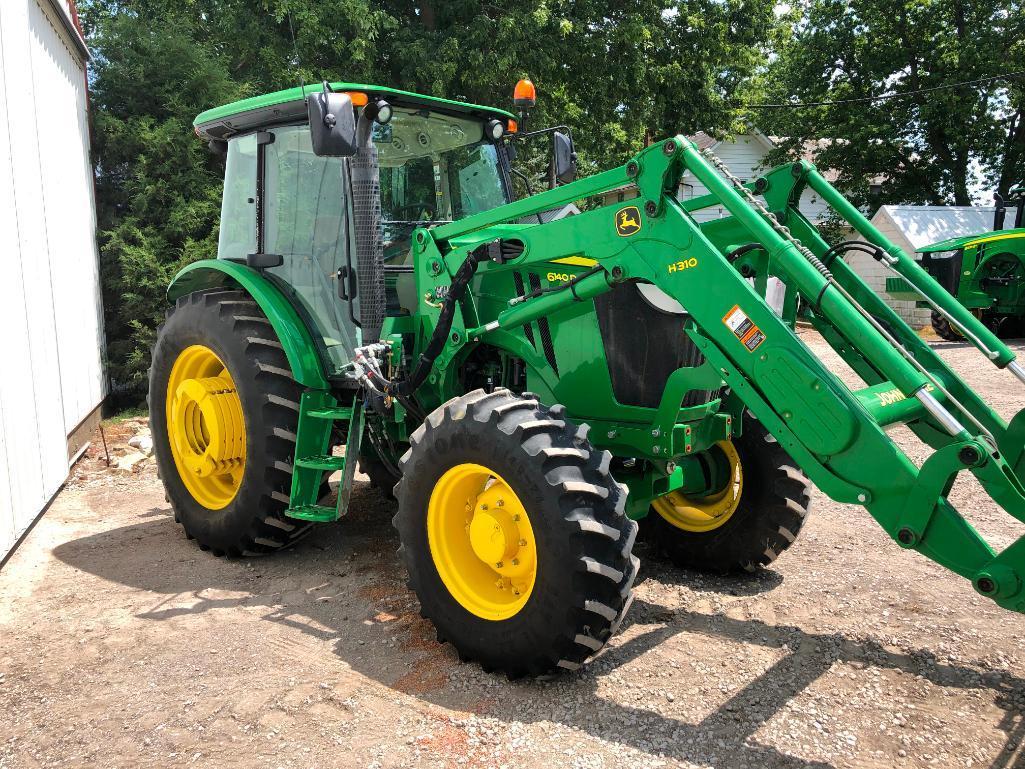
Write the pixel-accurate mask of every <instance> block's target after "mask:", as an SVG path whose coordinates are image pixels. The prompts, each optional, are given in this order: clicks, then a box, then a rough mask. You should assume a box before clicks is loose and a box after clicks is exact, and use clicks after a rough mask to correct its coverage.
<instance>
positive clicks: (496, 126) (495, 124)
mask: <svg viewBox="0 0 1025 769" xmlns="http://www.w3.org/2000/svg"><path fill="white" fill-rule="evenodd" d="M484 131H485V133H487V135H488V137H489V138H490V139H491V141H496V142H497V141H498V140H499V139H501V138H502V136H504V135H505V126H504V125H502V121H501V120H489V121H488V122H487V125H485V127H484Z"/></svg>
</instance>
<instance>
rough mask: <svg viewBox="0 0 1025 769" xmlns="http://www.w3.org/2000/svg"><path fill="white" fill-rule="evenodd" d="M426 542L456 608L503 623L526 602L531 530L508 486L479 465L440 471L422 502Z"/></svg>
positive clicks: (532, 575) (532, 558)
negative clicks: (456, 604) (438, 476)
mask: <svg viewBox="0 0 1025 769" xmlns="http://www.w3.org/2000/svg"><path fill="white" fill-rule="evenodd" d="M427 544H428V545H429V546H430V550H431V558H432V559H433V560H434V566H435V568H436V569H437V570H438V575H439V576H440V577H441V581H442V582H443V583H444V584H445V587H446V588H448V592H449V593H450V594H451V595H452V597H453V598H455V599H456V600H457V601H458V602H459V605H460V606H462V607H463V608H464V609H466V610H467V611H468V612H470V613H471V614H475V615H476V616H478V617H481V618H483V619H488V620H495V621H498V620H504V619H509V618H510V617H512V616H513V615H515V614H516V613H517V612H518V611H519V610H520V609H522V608H523V606H524V605H525V604H526V603H527V599H528V598H530V592H531V590H533V589H534V582H535V581H536V579H537V547H536V545H535V542H534V530H533V529H532V528H531V526H530V518H529V517H528V516H527V512H526V510H524V509H523V503H521V502H520V498H519V497H518V496H516V493H515V492H514V491H513V490H512V488H511V487H510V486H509V484H508V483H506V482H505V480H503V478H502V477H501V476H500V475H498V474H497V473H495V472H493V471H491V470H489V469H488V468H486V467H484V466H483V465H476V464H462V465H456V466H455V467H453V468H451V469H450V470H448V471H446V472H445V474H444V475H442V476H441V478H439V479H438V482H437V483H436V484H435V486H434V491H433V492H432V493H431V499H430V501H429V502H428V504H427Z"/></svg>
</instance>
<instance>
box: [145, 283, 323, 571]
mask: <svg viewBox="0 0 1025 769" xmlns="http://www.w3.org/2000/svg"><path fill="white" fill-rule="evenodd" d="M300 395H301V388H300V386H299V385H298V384H297V383H296V382H295V380H293V379H292V375H291V373H290V368H289V364H288V360H287V359H286V357H285V353H284V350H283V349H282V347H281V344H280V342H279V341H278V339H277V336H276V334H275V333H274V329H273V328H272V327H271V324H270V321H268V320H267V318H266V316H265V315H264V314H263V312H262V311H261V310H260V307H259V305H257V304H256V302H254V301H253V300H252V298H251V297H249V295H248V294H245V293H244V292H241V291H212V292H196V293H193V294H188V295H186V296H183V297H181V298H179V299H178V301H177V303H176V304H175V306H174V308H173V309H172V310H171V311H170V312H169V313H168V316H167V320H166V321H165V323H164V324H163V326H162V327H161V328H160V330H159V334H158V337H157V343H156V345H155V346H154V348H153V363H152V366H151V368H150V382H149V405H150V429H151V431H152V434H153V447H154V453H155V454H156V461H157V470H158V472H159V475H160V478H161V480H162V481H163V483H164V489H165V490H166V492H167V497H168V500H169V501H170V503H171V506H172V508H173V509H174V517H175V520H176V521H178V522H180V523H181V525H182V526H183V527H184V529H185V533H186V535H187V536H188V538H189V539H195V540H196V541H197V542H198V543H199V546H200V548H202V549H203V550H212V551H213V553H214V554H215V555H232V556H238V555H262V554H265V553H270V552H273V551H275V550H280V549H281V548H283V547H287V546H288V545H291V544H292V543H293V542H295V541H296V540H298V539H299V538H300V537H302V536H303V535H305V534H306V533H308V532H309V531H310V529H311V528H312V524H308V523H305V522H302V521H296V520H292V519H289V518H287V517H286V516H285V509H286V508H287V507H288V502H289V493H290V491H291V485H292V458H293V456H294V454H295V433H296V428H297V426H298V422H299V399H300Z"/></svg>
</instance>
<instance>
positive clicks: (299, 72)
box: [285, 7, 306, 93]
mask: <svg viewBox="0 0 1025 769" xmlns="http://www.w3.org/2000/svg"><path fill="white" fill-rule="evenodd" d="M285 13H287V14H288V32H289V34H290V35H291V36H292V53H293V54H294V55H295V68H296V73H295V74H296V80H298V81H299V85H300V87H301V88H302V92H303V93H306V78H304V77H303V60H302V57H301V56H300V55H299V46H298V44H297V43H296V42H295V28H294V27H293V26H292V9H291V7H288V8H286V9H285Z"/></svg>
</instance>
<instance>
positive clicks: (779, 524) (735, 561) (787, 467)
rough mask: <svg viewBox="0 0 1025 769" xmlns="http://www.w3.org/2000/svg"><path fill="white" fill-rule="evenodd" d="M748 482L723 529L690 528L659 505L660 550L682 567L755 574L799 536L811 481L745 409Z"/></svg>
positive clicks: (742, 450)
mask: <svg viewBox="0 0 1025 769" xmlns="http://www.w3.org/2000/svg"><path fill="white" fill-rule="evenodd" d="M732 443H733V446H734V448H735V449H736V452H737V455H738V456H739V458H740V466H741V468H742V472H743V484H742V486H741V491H740V499H739V502H738V504H737V507H736V509H735V510H734V512H733V513H732V514H731V515H730V516H729V518H728V519H727V520H726V521H725V522H724V523H723V524H722V525H721V526H719V527H718V528H714V529H711V530H710V531H701V532H696V531H684V530H682V529H680V528H678V527H677V526H674V525H673V524H672V523H670V522H669V521H668V520H666V519H665V518H663V517H662V515H660V514H659V513H658V512H657V511H656V510H655V509H654V508H652V510H651V511H650V512H649V513H648V517H647V519H646V523H647V525H649V526H650V527H651V528H652V534H653V537H652V539H653V540H654V542H655V545H656V548H657V550H658V551H659V552H660V553H661V554H662V555H664V556H666V557H667V558H668V559H669V560H670V561H672V563H673V564H674V565H676V566H679V567H681V568H687V569H698V570H702V571H711V572H715V573H720V574H721V573H726V572H737V571H740V572H754V571H757V570H758V569H761V568H763V567H765V566H768V565H769V564H770V563H772V562H773V561H775V560H776V558H778V557H779V556H780V554H781V553H782V552H783V551H784V550H786V549H787V548H788V547H790V545H792V544H793V543H794V540H796V539H797V536H798V534H800V533H801V528H802V527H803V526H804V522H805V520H806V519H807V517H808V512H809V510H810V504H811V484H810V482H809V481H808V478H807V477H806V476H805V475H804V473H802V472H801V471H800V470H799V469H798V468H797V466H796V465H795V464H794V461H793V459H791V458H790V455H789V454H787V453H786V452H785V451H784V450H783V448H782V447H781V446H780V445H779V443H778V442H777V441H776V439H775V438H774V437H773V436H772V435H770V434H769V433H768V431H767V430H766V429H765V428H764V427H763V426H762V424H761V423H760V422H759V421H758V420H757V419H755V418H754V417H753V416H751V415H750V414H748V413H747V412H745V414H744V430H743V434H742V435H741V436H740V437H737V438H734V439H733V441H732Z"/></svg>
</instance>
